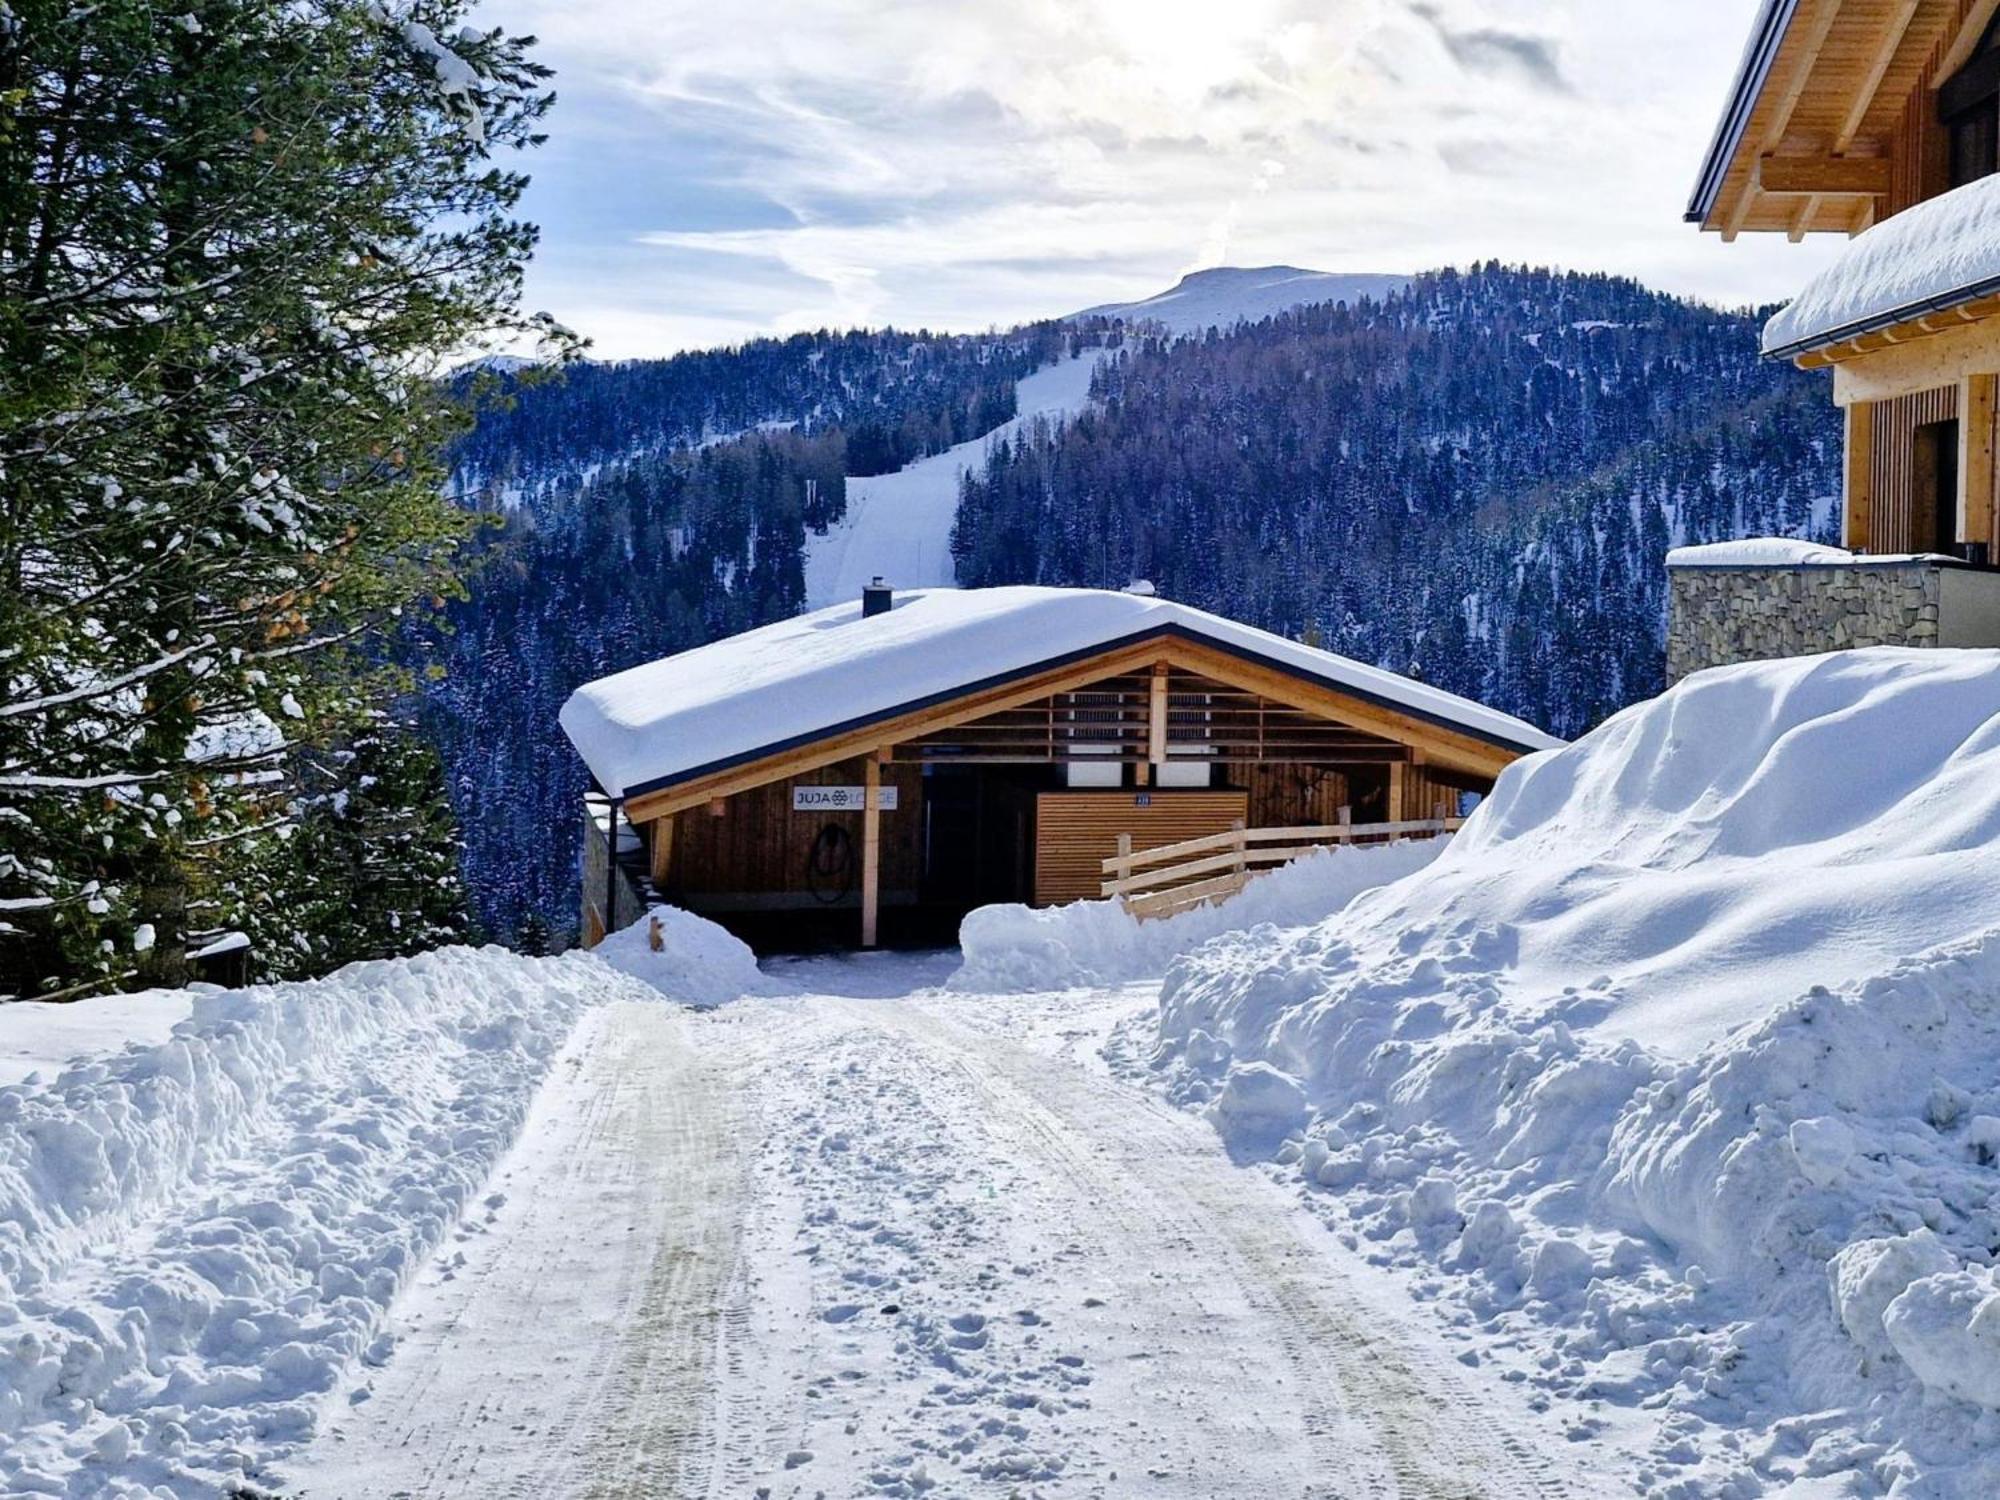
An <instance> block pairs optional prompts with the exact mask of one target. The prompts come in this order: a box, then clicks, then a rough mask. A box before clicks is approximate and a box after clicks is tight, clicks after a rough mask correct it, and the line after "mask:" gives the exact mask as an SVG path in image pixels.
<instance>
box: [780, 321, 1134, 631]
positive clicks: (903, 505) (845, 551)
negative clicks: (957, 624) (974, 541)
mask: <svg viewBox="0 0 2000 1500" xmlns="http://www.w3.org/2000/svg"><path fill="white" fill-rule="evenodd" d="M1097 359H1098V354H1097V351H1096V350H1089V351H1086V352H1085V353H1083V354H1079V355H1076V356H1074V357H1072V358H1070V359H1065V360H1063V361H1062V362H1061V363H1059V364H1054V365H1051V366H1049V367H1048V368H1047V369H1045V370H1037V371H1036V372H1035V373H1034V374H1032V375H1030V376H1028V377H1027V378H1026V379H1025V380H1022V381H1020V382H1019V383H1018V384H1017V385H1016V386H1015V403H1016V411H1015V416H1014V418H1013V420H1012V421H1010V422H1006V423H1003V424H1002V425H1001V426H999V427H998V428H995V429H994V430H993V431H992V432H990V433H988V434H986V436H984V437H977V438H973V439H972V440H970V441H969V442H964V443H960V444H958V445H957V446H956V447H953V448H948V449H946V450H945V451H944V452H943V453H935V454H932V455H931V456H930V457H929V458H923V459H919V460H917V462H915V463H913V464H910V465H908V466H907V467H905V468H902V469H899V470H897V472H895V473H894V474H882V475H878V476H876V477H875V478H872V479H850V480H848V481H847V515H846V516H845V517H844V518H843V519H842V520H841V522H840V524H839V525H837V526H835V527H834V528H833V529H832V530H830V531H829V532H827V534H826V535H825V536H809V537H807V538H806V607H807V608H808V609H823V608H825V607H826V606H827V605H830V604H841V603H845V602H846V601H848V600H850V599H859V598H860V597H861V590H862V589H863V588H864V587H865V586H866V585H867V583H868V581H869V580H870V579H871V578H875V577H881V578H884V579H887V580H888V582H889V584H890V585H891V586H892V587H894V588H898V589H914V588H937V587H940V586H949V585H950V584H952V583H953V582H955V581H956V579H957V576H958V575H957V570H956V567H955V565H954V564H953V562H952V559H951V527H952V522H953V521H954V519H956V517H957V514H958V487H959V480H960V479H961V477H962V476H963V475H964V473H965V471H966V470H967V469H970V468H976V467H977V466H978V465H980V464H981V463H983V462H984V461H985V458H986V450H987V448H988V446H989V445H990V444H992V443H994V442H997V441H999V440H1000V439H1001V438H1003V437H1008V436H1011V435H1012V434H1014V433H1015V432H1018V431H1019V430H1020V429H1021V428H1022V427H1024V426H1026V425H1027V424H1029V423H1031V422H1034V421H1035V420H1037V419H1041V420H1044V421H1060V420H1062V419H1063V418H1065V417H1070V416H1074V415H1075V414H1076V413H1077V412H1080V411H1082V410H1083V408H1084V407H1085V405H1087V404H1088V403H1089V400H1090V377H1091V373H1092V372H1093V371H1094V370H1095V369H1096V368H1097Z"/></svg>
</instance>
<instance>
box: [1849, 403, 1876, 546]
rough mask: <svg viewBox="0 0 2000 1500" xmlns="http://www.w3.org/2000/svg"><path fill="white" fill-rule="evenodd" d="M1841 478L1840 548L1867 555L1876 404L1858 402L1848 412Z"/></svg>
mask: <svg viewBox="0 0 2000 1500" xmlns="http://www.w3.org/2000/svg"><path fill="white" fill-rule="evenodd" d="M1842 463H1843V470H1844V472H1843V474H1842V476H1841V485H1840V492H1841V504H1842V509H1841V517H1840V544H1841V545H1842V546H1843V547H1845V548H1846V549H1847V550H1848V551H1849V552H1866V551H1867V550H1868V546H1869V540H1868V532H1869V526H1870V524H1871V523H1872V521H1873V519H1874V515H1875V403H1874V402H1872V401H1857V402H1855V403H1854V404H1853V405H1852V406H1850V407H1848V408H1847V446H1846V452H1845V454H1844V456H1843V460H1842Z"/></svg>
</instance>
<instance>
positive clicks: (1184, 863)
mask: <svg viewBox="0 0 2000 1500" xmlns="http://www.w3.org/2000/svg"><path fill="white" fill-rule="evenodd" d="M1340 814H1341V816H1340V821H1339V822H1338V823H1325V824H1318V825H1314V826H1312V827H1306V828H1245V827H1244V826H1243V825H1242V824H1240V823H1239V824H1237V825H1236V826H1235V827H1234V828H1232V829H1230V831H1229V832H1227V833H1212V834H1209V835H1208V836H1207V837H1206V838H1198V839H1187V840H1185V841H1183V842H1182V843H1178V844H1163V845H1161V846H1160V847H1159V848H1157V849H1141V850H1138V851H1136V852H1135V851H1134V850H1133V848H1132V839H1131V835H1129V834H1123V835H1120V837H1119V840H1118V853H1117V854H1115V855H1113V856H1112V857H1111V858H1110V859H1107V860H1105V861H1104V866H1103V869H1104V875H1105V877H1106V878H1105V881H1104V884H1103V887H1102V890H1103V894H1104V895H1105V896H1107V897H1109V896H1118V897H1122V898H1123V900H1124V903H1125V909H1126V910H1127V911H1129V912H1130V913H1132V915H1133V916H1135V917H1139V918H1141V919H1145V918H1148V917H1170V916H1173V915H1174V914H1175V913H1176V912H1183V911H1188V910H1191V909H1192V908H1194V907H1197V906H1201V905H1203V904H1205V903H1207V902H1210V901H1226V900H1228V899H1229V897H1231V896H1233V895H1235V894H1236V893H1237V892H1238V891H1240V890H1242V889H1243V888H1244V887H1245V886H1246V885H1248V884H1249V883H1250V882H1251V881H1252V880H1253V879H1255V878H1256V877H1257V876H1259V875H1263V874H1268V873H1269V872H1270V871H1272V870H1275V869H1277V868H1278V867H1279V866H1281V865H1288V864H1290V863H1291V862H1292V861H1293V860H1295V859H1302V858H1304V857H1305V856H1306V855H1308V854H1313V853H1316V852H1318V851H1319V850H1321V849H1328V848H1334V847H1337V846H1339V845H1342V844H1356V843H1383V842H1395V841H1399V840H1402V839H1407V838H1436V837H1438V836H1439V835H1440V834H1446V833H1452V832H1455V831H1456V830H1457V829H1458V828H1459V827H1460V826H1461V825H1462V824H1463V823H1464V821H1465V820H1464V819H1463V818H1449V817H1445V816H1443V815H1442V813H1440V815H1439V816H1437V817H1435V818H1413V819H1406V820H1404V821H1402V822H1399V823H1355V822H1353V821H1351V820H1350V818H1349V816H1348V810H1347V809H1346V808H1344V807H1343V808H1342V809H1341V810H1340Z"/></svg>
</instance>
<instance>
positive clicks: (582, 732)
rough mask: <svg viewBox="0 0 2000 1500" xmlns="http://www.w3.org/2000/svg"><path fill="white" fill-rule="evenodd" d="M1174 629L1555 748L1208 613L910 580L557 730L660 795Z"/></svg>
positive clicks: (593, 758)
mask: <svg viewBox="0 0 2000 1500" xmlns="http://www.w3.org/2000/svg"><path fill="white" fill-rule="evenodd" d="M1158 635H1178V636H1182V637H1185V638H1192V639H1194V640H1197V641H1200V642H1202V643H1205V644H1208V645H1211V646H1217V647H1220V648H1222V649H1223V650H1225V651H1229V652H1231V653H1233V654H1235V655H1238V656H1242V657H1246V658H1249V659H1251V660H1253V661H1256V662H1259V663H1262V664H1265V665H1269V666H1273V667H1276V668H1278V669H1280V670H1282V671H1286V672H1290V673H1292V674H1294V675H1297V676H1299V677H1303V678H1306V679H1309V680H1311V681H1314V682H1318V683H1321V684H1324V685H1325V686H1328V687H1332V688H1335V689H1337V690H1339V691H1341V692H1344V693H1348V694H1351V695H1353V696H1354V697H1356V698H1361V699H1364V700H1368V701H1371V702H1375V703H1379V704H1383V705H1385V706H1389V707H1393V708H1394V709H1396V710H1397V711H1398V712H1401V713H1404V714H1408V715H1410V716H1412V717H1414V718H1420V719H1424V720H1426V721H1429V722H1431V723H1434V724H1438V725H1440V726H1443V727H1445V728H1448V729H1451V730H1455V731H1457V732H1458V733H1460V734H1465V735H1470V736H1472V737H1474V738H1476V739H1480V740H1483V741H1486V742H1487V743H1489V744H1493V745H1497V746H1500V747H1502V748H1505V749H1510V750H1521V751H1532V750H1546V749H1552V748H1554V747H1556V746H1559V745H1560V744H1562V743H1563V742H1562V741H1560V740H1558V739H1556V738H1555V737H1554V736H1552V735H1548V734H1544V733H1543V732H1542V731H1541V730H1539V729H1537V728H1535V726H1534V725H1532V724H1529V723H1527V722H1526V721H1524V720H1521V719H1516V718H1514V717H1512V716H1511V715H1508V714H1503V713H1500V712H1498V711H1497V710H1495V709H1491V708H1487V707H1485V706H1483V705H1482V704H1478V703H1474V702H1472V701H1471V700H1470V699H1467V698H1461V697H1459V696H1458V695H1456V694H1455V693H1447V692H1444V691H1443V690H1441V689H1439V688H1434V687H1429V686H1427V685H1425V684H1424V683H1421V682H1413V681H1411V680H1410V679H1409V678H1407V677H1400V676H1398V675H1397V674H1395V673H1394V672H1388V671H1384V670H1382V669H1381V668H1379V667H1371V666H1367V665H1364V664H1363V663H1361V662H1357V661H1350V660H1349V659H1348V658H1346V657H1344V656H1335V655H1334V654H1333V653H1332V652H1330V651H1320V650H1317V649H1315V648H1313V647H1311V646H1302V645H1300V644H1299V643H1298V642H1296V641H1288V640H1286V639H1285V638H1284V637H1282V636H1277V635H1273V634H1271V633H1270V632H1269V631H1265V630H1257V629H1254V628H1252V627H1251V626H1248V625H1239V624H1237V623H1236V622H1235V621H1233V620H1225V619H1223V618H1222V617H1221V616H1220V615H1212V614H1209V613H1207V612H1206V611H1204V610H1199V609H1191V608H1189V607H1188V606H1186V605H1184V604H1173V603H1170V602H1168V601H1167V600H1164V599H1158V598H1145V597H1142V596H1140V595H1137V594H1122V593H1112V592H1110V591H1108V590H1102V589H1057V588H1032V587H1017V588H991V589H914V590H910V591H908V592H905V593H899V594H897V595H896V596H895V604H894V607H893V608H892V609H890V610H889V611H888V612H887V613H885V614H879V615H876V616H874V617H873V618H869V619H864V618H863V617H862V614H861V604H860V601H859V600H854V601H851V602H849V603H845V604H837V605H834V606H833V607H832V608H830V609H823V610H819V611H817V612H816V613H813V614H808V615H800V616H798V617H797V618H796V619H791V620H781V621H779V622H778V623H777V624H774V625H766V626H764V627H763V628H761V629H758V630H751V631H746V632H745V633H744V634H742V635H737V636H731V637H729V638H728V639H727V640H721V641H716V642H714V643H713V644H712V645H707V646H699V647H696V648H695V649H694V650H692V651H683V652H681V653H680V654H679V655H678V656H669V657H666V658H663V659H662V660H660V661H655V662H649V663H647V664H646V665H645V666H641V667H634V668H632V669H631V670H630V671H626V672H619V673H617V674H616V675H615V676H611V677H605V678H601V679H600V680H598V681H596V682H591V683H586V684H584V686H582V687H580V688H578V689H577V690H576V691H575V692H574V693H573V694H571V695H570V699H569V701H568V702H567V703H565V704H564V705H563V709H562V715H561V720H562V727H563V731H564V733H566V734H567V735H568V736H569V738H570V742H571V743H572V744H574V745H575V746H576V748H577V752H578V753H579V754H580V755H582V756H583V759H584V762H585V764H587V765H588V766H589V767H590V770H591V773H592V774H593V775H594V776H595V777H596V778H597V781H598V784H599V785H600V786H602V787H604V788H605V789H606V790H607V791H609V792H612V793H614V794H617V795H621V796H623V795H631V794H634V793H639V792H645V791H650V790H653V789H655V788H657V787H660V786H664V785H668V784H671V783H673V782H676V781H684V780H687V779H689V778H691V777H693V776H695V775H698V774H705V773H707V772H709V771H713V770H719V769H722V768H723V767H725V766H729V765H733V764H740V763H742V762H744V761H748V760H754V759H757V758H758V757H760V756H763V755H767V754H774V753H776V752H777V751H779V750H782V749H785V748H788V747H789V746H791V745H793V744H798V743H802V742H805V741H808V740H812V739H817V738H820V737H822V736H824V735H827V734H830V733H833V732H835V731H838V730H842V729H846V728H849V727H858V726H860V725H863V724H866V723H868V722H870V721H873V720H877V719H884V718H889V717H892V716H894V715H896V714H900V713H907V712H912V711H914V710H916V709H919V708H922V707H925V706H927V705H928V704H931V703H934V702H940V701H944V700H946V699H949V698H953V697H956V696H958V695H960V694H962V693H965V692H968V691H971V690H973V689H975V688H977V687H980V686H982V685H984V684H989V683H997V682H1001V681H1004V680H1006V679H1007V678H1009V677H1014V676H1021V675H1025V674H1027V673H1029V672H1032V671H1035V670H1038V669H1040V668H1044V667H1047V666H1050V665H1052V664H1055V663H1058V662H1061V661H1063V660H1066V659H1073V658H1081V657H1085V656H1089V655H1092V654H1094V653H1097V652H1100V651H1105V650H1109V649H1112V648H1115V647H1118V646H1122V645H1125V644H1128V643H1131V642H1135V641H1138V640H1141V639H1145V638H1148V637H1152V636H1158Z"/></svg>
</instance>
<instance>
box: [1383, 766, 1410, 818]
mask: <svg viewBox="0 0 2000 1500" xmlns="http://www.w3.org/2000/svg"><path fill="white" fill-rule="evenodd" d="M1406 781H1407V773H1406V768H1405V767H1404V765H1403V763H1402V762H1401V761H1400V760H1392V761H1390V762H1389V816H1388V817H1387V818H1386V819H1385V820H1384V821H1386V822H1390V823H1400V822H1402V821H1403V788H1404V786H1405V784H1406Z"/></svg>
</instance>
